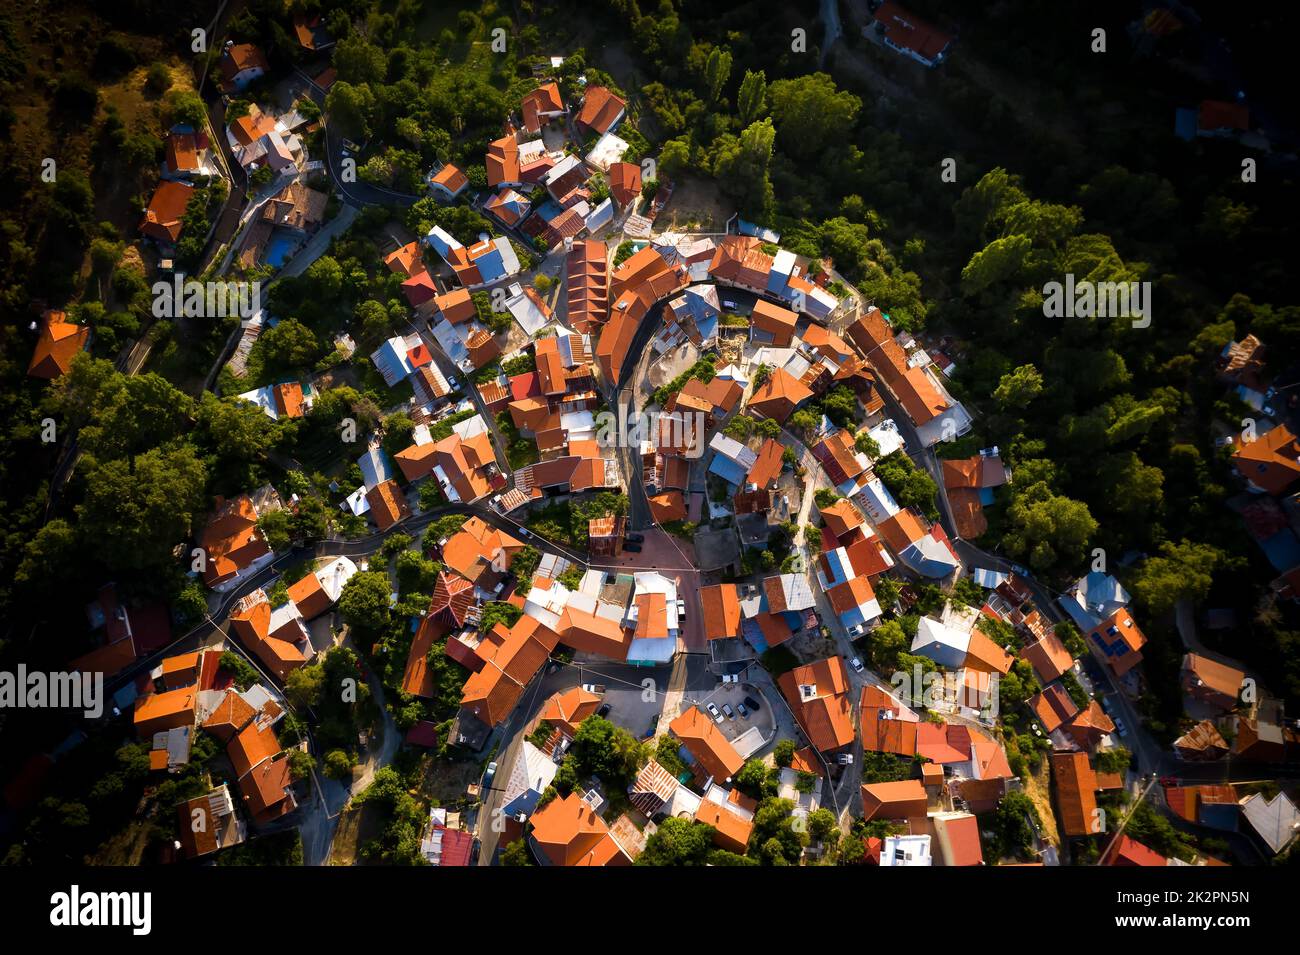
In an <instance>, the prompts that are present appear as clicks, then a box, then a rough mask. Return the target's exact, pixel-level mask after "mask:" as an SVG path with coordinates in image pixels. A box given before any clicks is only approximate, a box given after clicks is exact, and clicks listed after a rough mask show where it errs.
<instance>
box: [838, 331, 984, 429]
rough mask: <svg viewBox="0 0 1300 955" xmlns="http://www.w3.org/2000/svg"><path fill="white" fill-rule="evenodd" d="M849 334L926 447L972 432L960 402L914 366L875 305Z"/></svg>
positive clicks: (928, 374)
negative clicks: (901, 408) (954, 399)
mask: <svg viewBox="0 0 1300 955" xmlns="http://www.w3.org/2000/svg"><path fill="white" fill-rule="evenodd" d="M846 334H847V335H848V337H849V341H850V342H852V343H853V346H854V347H855V348H856V349H857V350H858V354H859V355H861V357H862V358H863V359H864V360H865V361H866V362H867V363H868V364H870V365H871V367H872V368H874V369H875V370H876V372H877V374H878V375H879V379H878V380H879V381H880V382H882V383H883V384H885V385H886V386H887V387H888V388H889V390H890V391H891V392H892V393H893V395H894V397H895V398H896V399H897V401H898V403H899V404H900V405H902V406H903V410H904V411H905V412H906V413H907V416H908V417H909V418H910V419H911V420H912V424H913V425H915V427H916V430H917V437H918V438H919V439H920V441H921V443H922V444H923V445H924V446H925V447H931V446H932V445H934V444H936V443H937V442H939V441H948V440H952V439H953V438H956V437H960V436H961V435H963V434H965V433H966V432H968V431H969V430H970V427H971V417H970V414H969V412H967V411H966V409H965V408H964V407H962V405H961V403H960V402H956V401H953V400H952V398H951V397H950V396H949V395H948V393H947V391H946V390H945V389H944V388H943V386H942V384H941V383H940V382H939V380H938V379H937V378H936V377H935V376H934V375H932V374H930V373H929V372H928V371H927V369H926V368H925V367H923V366H921V365H916V366H914V365H913V364H912V363H911V360H910V359H909V357H908V355H907V352H906V351H904V349H903V346H902V345H900V344H899V343H898V340H897V339H896V337H895V335H894V332H893V329H892V328H890V326H889V324H888V322H886V321H885V316H884V314H883V313H882V312H881V311H880V309H878V308H876V307H875V306H874V305H873V306H871V307H870V308H868V309H867V310H866V311H865V312H864V313H863V314H862V315H861V316H860V317H859V318H858V319H857V321H855V322H854V323H853V324H852V325H850V326H849V327H848V329H847V330H846Z"/></svg>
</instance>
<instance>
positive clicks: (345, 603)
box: [339, 570, 391, 633]
mask: <svg viewBox="0 0 1300 955" xmlns="http://www.w3.org/2000/svg"><path fill="white" fill-rule="evenodd" d="M390 599H391V591H390V589H389V586H388V575H387V574H385V573H383V572H381V571H375V570H369V571H362V572H361V573H358V574H353V575H352V576H351V577H350V578H349V579H348V582H347V583H346V584H344V585H343V592H342V593H341V594H339V612H340V613H341V614H342V615H343V620H344V622H345V623H347V625H348V626H350V627H357V628H359V629H361V630H364V631H366V632H369V633H378V632H379V631H380V630H382V629H383V627H384V625H385V624H387V623H388V620H389V601H390Z"/></svg>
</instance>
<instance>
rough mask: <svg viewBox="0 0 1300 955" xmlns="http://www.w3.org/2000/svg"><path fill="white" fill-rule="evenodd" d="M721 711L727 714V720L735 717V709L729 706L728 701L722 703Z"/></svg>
mask: <svg viewBox="0 0 1300 955" xmlns="http://www.w3.org/2000/svg"><path fill="white" fill-rule="evenodd" d="M722 712H724V713H726V714H727V719H729V720H734V719H735V718H736V711H735V710H733V709H732V708H731V704H730V703H723V704H722Z"/></svg>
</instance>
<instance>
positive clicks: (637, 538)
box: [627, 534, 645, 544]
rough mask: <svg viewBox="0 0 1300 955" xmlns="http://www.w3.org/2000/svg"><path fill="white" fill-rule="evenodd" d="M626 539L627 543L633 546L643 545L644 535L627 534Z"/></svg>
mask: <svg viewBox="0 0 1300 955" xmlns="http://www.w3.org/2000/svg"><path fill="white" fill-rule="evenodd" d="M627 539H628V541H630V542H631V543H633V544H644V543H645V535H644V534H628V535H627Z"/></svg>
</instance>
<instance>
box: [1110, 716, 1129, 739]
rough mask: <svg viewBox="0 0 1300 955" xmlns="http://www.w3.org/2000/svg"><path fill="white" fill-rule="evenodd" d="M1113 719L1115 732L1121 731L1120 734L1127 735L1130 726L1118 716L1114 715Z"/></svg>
mask: <svg viewBox="0 0 1300 955" xmlns="http://www.w3.org/2000/svg"><path fill="white" fill-rule="evenodd" d="M1111 719H1112V720H1113V721H1114V723H1115V732H1117V733H1119V735H1120V736H1127V735H1128V727H1127V726H1125V725H1124V721H1123V720H1122V719H1120V718H1119V717H1118V716H1115V717H1112V718H1111Z"/></svg>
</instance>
